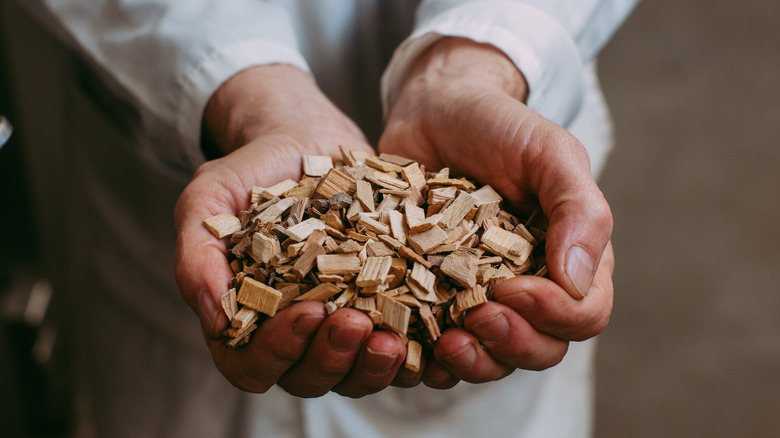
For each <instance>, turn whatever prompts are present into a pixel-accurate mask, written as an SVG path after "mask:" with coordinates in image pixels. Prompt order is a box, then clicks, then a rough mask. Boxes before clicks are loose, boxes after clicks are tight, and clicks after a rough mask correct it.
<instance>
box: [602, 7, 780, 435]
mask: <svg viewBox="0 0 780 438" xmlns="http://www.w3.org/2000/svg"><path fill="white" fill-rule="evenodd" d="M600 70H601V72H602V80H603V83H604V88H605V92H606V94H607V98H608V101H609V103H610V104H611V107H612V111H613V115H614V118H615V121H616V125H617V128H616V131H617V144H618V147H617V149H616V150H615V152H614V154H613V155H612V159H611V161H610V164H609V165H608V167H607V170H606V173H605V175H604V177H603V179H602V186H603V190H604V192H605V193H606V196H607V199H608V200H609V201H610V203H611V205H612V208H613V212H614V216H615V232H614V236H613V237H614V244H615V248H616V253H617V271H616V273H615V291H616V299H615V309H614V313H613V317H612V321H611V323H610V326H609V327H608V328H607V330H606V332H605V333H604V334H603V335H602V336H601V344H600V350H599V354H598V388H599V393H598V409H599V410H598V421H597V433H596V437H597V438H612V437H615V438H617V437H620V438H626V437H630V438H643V437H648V438H649V437H653V438H658V437H685V438H693V437H708V438H716V437H753V438H755V437H778V436H780V415H779V414H778V410H779V409H780V281H778V280H779V279H780V232H779V231H778V228H779V227H780V171H778V167H780V123H778V122H780V2H778V1H777V0H752V1H750V2H743V1H738V0H686V1H677V0H645V1H644V2H643V3H641V4H640V5H639V6H638V8H637V9H636V11H635V12H634V14H633V15H632V16H631V17H630V18H629V20H628V21H627V22H626V23H625V25H624V26H623V27H622V28H621V30H620V31H619V32H618V33H617V35H616V36H615V38H614V39H613V40H612V42H611V43H610V45H609V46H608V47H607V48H606V50H605V51H604V52H603V55H602V57H601V64H600Z"/></svg>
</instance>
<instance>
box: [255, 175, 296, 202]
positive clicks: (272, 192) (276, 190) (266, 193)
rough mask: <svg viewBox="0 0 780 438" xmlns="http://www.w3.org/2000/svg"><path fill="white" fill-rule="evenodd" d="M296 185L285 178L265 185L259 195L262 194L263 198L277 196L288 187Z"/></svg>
mask: <svg viewBox="0 0 780 438" xmlns="http://www.w3.org/2000/svg"><path fill="white" fill-rule="evenodd" d="M296 187H298V183H297V182H295V181H293V180H291V179H286V180H284V181H282V182H279V183H276V184H274V185H272V186H271V187H267V188H266V189H265V190H263V191H262V192H261V194H260V196H262V197H263V199H272V198H275V197H277V196H282V195H283V194H284V192H286V191H288V190H290V189H294V188H296Z"/></svg>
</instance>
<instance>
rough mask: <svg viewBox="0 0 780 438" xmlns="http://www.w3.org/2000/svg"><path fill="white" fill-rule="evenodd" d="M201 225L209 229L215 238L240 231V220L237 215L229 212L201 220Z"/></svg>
mask: <svg viewBox="0 0 780 438" xmlns="http://www.w3.org/2000/svg"><path fill="white" fill-rule="evenodd" d="M203 225H205V226H206V228H207V229H208V230H209V231H211V233H212V234H214V236H216V237H217V239H222V238H223V237H228V236H230V235H231V234H233V233H235V232H238V231H241V221H240V220H239V219H238V217H236V216H233V215H232V214H230V213H222V214H218V215H216V216H211V217H210V218H208V219H206V220H204V221H203Z"/></svg>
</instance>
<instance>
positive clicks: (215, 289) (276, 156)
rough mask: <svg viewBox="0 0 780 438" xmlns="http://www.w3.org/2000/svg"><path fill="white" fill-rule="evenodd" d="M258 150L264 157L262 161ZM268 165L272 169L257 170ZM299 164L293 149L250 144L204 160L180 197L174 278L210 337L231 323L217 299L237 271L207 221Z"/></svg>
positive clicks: (242, 205) (291, 174) (239, 206)
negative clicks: (205, 224) (257, 186)
mask: <svg viewBox="0 0 780 438" xmlns="http://www.w3.org/2000/svg"><path fill="white" fill-rule="evenodd" d="M259 156H260V157H264V159H263V160H261V161H260V162H258V158H257V157H259ZM266 167H268V168H269V170H268V171H265V172H262V173H259V172H258V169H265V168H266ZM300 167H301V165H300V156H298V155H296V154H295V153H294V152H292V153H291V152H289V151H287V150H286V149H284V148H281V147H277V146H275V145H272V146H268V147H265V146H264V147H261V146H259V145H247V146H246V147H244V148H241V149H239V150H237V151H235V152H233V153H232V154H230V155H228V156H226V157H223V158H220V159H218V160H214V161H210V162H207V163H205V164H203V165H202V166H201V167H200V168H199V169H198V171H197V172H196V173H195V176H194V177H193V180H192V182H190V184H189V185H188V186H187V188H185V190H184V191H183V192H182V194H181V196H180V197H179V199H178V201H177V203H176V207H175V209H174V217H175V224H176V230H177V242H176V264H175V275H176V281H177V284H178V286H179V291H180V293H181V295H182V297H183V298H184V300H185V301H186V302H187V303H188V304H189V305H190V307H191V308H192V309H193V310H194V311H195V313H196V314H197V315H198V318H199V320H200V322H201V326H202V328H203V331H204V333H205V334H206V336H207V337H208V338H210V339H219V338H220V337H221V334H222V332H223V331H224V329H225V328H226V327H227V323H228V322H227V316H226V315H224V312H222V311H221V306H220V305H219V303H220V302H221V297H222V295H224V294H225V293H226V292H227V290H228V286H229V282H230V279H231V278H232V277H233V272H232V271H231V270H230V267H229V265H228V262H227V258H226V257H225V253H226V251H227V239H226V238H225V239H217V238H216V237H215V236H214V235H213V234H212V233H211V232H209V231H208V230H207V229H206V228H205V227H204V226H203V221H204V220H206V219H208V218H209V217H211V216H214V215H217V214H221V213H230V214H237V213H238V212H239V211H241V210H245V209H246V208H247V207H248V205H249V192H248V191H249V190H250V188H251V187H252V186H254V185H259V184H265V185H268V184H271V183H275V182H278V181H280V180H281V179H284V178H295V177H296V176H299V175H300ZM296 169H297V170H296Z"/></svg>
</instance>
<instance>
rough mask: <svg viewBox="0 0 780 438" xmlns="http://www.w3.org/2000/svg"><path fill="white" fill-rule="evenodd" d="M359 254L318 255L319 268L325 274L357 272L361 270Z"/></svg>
mask: <svg viewBox="0 0 780 438" xmlns="http://www.w3.org/2000/svg"><path fill="white" fill-rule="evenodd" d="M361 267H362V266H361V264H360V259H359V258H358V256H357V254H354V253H353V254H323V255H319V256H317V270H318V271H320V272H321V273H323V274H349V273H352V274H357V273H358V272H360V270H361Z"/></svg>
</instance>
